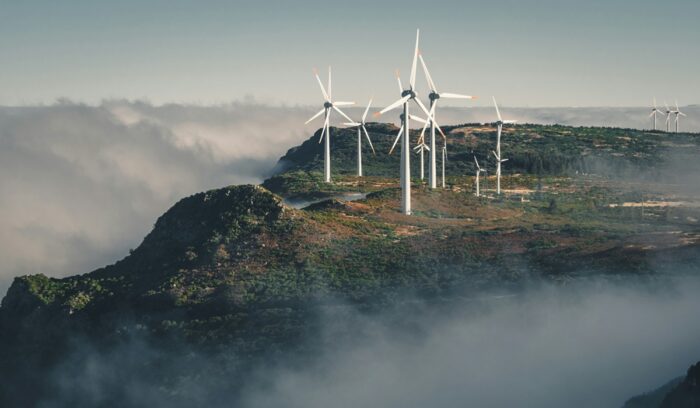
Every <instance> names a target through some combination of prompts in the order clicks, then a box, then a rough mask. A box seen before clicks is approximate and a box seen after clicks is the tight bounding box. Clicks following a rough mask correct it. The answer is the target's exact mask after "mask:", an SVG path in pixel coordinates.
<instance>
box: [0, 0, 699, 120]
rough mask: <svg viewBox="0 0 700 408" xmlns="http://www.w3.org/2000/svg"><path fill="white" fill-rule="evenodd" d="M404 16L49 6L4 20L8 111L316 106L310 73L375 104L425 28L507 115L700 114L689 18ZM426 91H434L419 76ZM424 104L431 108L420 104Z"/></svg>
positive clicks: (198, 6) (411, 11) (521, 6)
mask: <svg viewBox="0 0 700 408" xmlns="http://www.w3.org/2000/svg"><path fill="white" fill-rule="evenodd" d="M664 5H665V7H661V6H660V5H659V4H658V3H657V2H653V1H651V0H641V1H634V2H632V1H623V0H620V1H613V2H610V1H602V0H593V1H587V2H585V3H582V2H577V1H574V0H565V1H554V0H546V1H533V0H526V1H522V0H521V1H513V0H500V1H494V2H488V3H486V2H477V1H455V0H443V1H438V2H432V3H430V4H429V5H428V4H424V3H422V2H418V1H416V0H406V1H402V2H381V3H376V2H369V1H365V0H360V1H355V2H352V3H350V2H347V3H342V2H334V3H328V2H320V1H316V0H303V1H300V2H297V3H295V7H294V8H293V9H290V8H289V5H288V3H285V2H280V1H277V0H274V1H267V2H243V1H236V2H226V1H219V0H209V1H205V2H194V1H186V0H180V1H174V2H172V1H164V0H157V1H152V2H148V3H145V4H144V3H141V2H137V1H135V0H126V1H123V2H120V3H107V2H98V3H96V2H89V1H85V0H80V1H74V2H70V3H55V2H49V1H46V0H38V1H33V2H25V3H12V4H6V5H4V6H3V8H1V9H0V18H2V19H3V24H2V26H0V44H2V49H3V51H4V55H3V56H4V58H3V65H2V66H0V89H2V91H0V105H5V106H13V105H25V106H26V105H36V104H46V103H52V102H53V101H55V100H57V99H58V98H63V97H65V98H69V99H71V100H75V101H82V102H86V103H91V104H98V103H100V101H102V100H104V99H121V98H125V99H128V100H139V99H144V100H147V101H151V102H152V103H154V104H156V105H160V104H163V103H169V102H173V103H184V104H203V105H211V104H218V103H225V102H227V101H230V100H231V99H232V97H235V96H236V95H251V97H252V98H254V99H255V100H258V101H261V102H262V103H266V104H275V105H276V104H285V105H291V106H296V105H301V106H306V105H313V104H318V103H319V102H320V91H319V89H318V86H317V84H316V82H315V80H314V79H313V76H312V69H313V68H318V69H319V71H321V74H322V76H324V77H325V73H326V67H327V66H328V65H332V66H333V73H334V76H333V77H334V89H335V92H334V94H335V96H336V97H337V98H343V99H355V100H356V101H357V102H358V103H362V101H364V100H366V99H368V98H369V97H370V96H372V95H374V96H375V101H376V103H377V104H378V105H383V104H388V103H390V102H392V101H393V100H394V99H395V98H396V96H397V95H396V82H395V79H394V71H395V70H396V69H399V70H400V72H401V73H402V76H403V77H404V78H405V77H406V75H407V74H408V71H409V70H410V60H411V52H412V47H413V42H414V39H415V30H416V28H420V29H421V51H422V53H423V55H424V56H425V59H426V62H427V64H428V66H429V67H430V70H431V73H432V75H433V78H434V79H435V82H436V84H437V86H438V87H439V88H440V90H442V91H448V92H458V93H467V94H473V95H479V96H481V99H480V100H479V101H476V102H475V103H464V104H459V106H486V105H489V104H490V96H491V95H495V96H496V97H497V98H498V99H499V101H500V102H501V103H502V104H503V106H518V107H535V106H537V107H564V106H610V107H621V106H646V105H648V104H650V103H651V98H652V97H654V96H656V98H657V99H658V100H659V102H660V103H661V102H662V101H663V100H664V99H666V100H667V101H668V102H669V103H673V101H675V100H676V99H677V100H678V102H679V103H680V104H681V105H683V106H685V105H688V104H697V103H700V100H699V99H698V95H700V81H697V80H695V76H696V73H695V71H696V68H697V66H698V65H700V56H699V55H698V53H696V52H693V51H694V50H695V48H696V44H697V40H698V39H699V36H698V31H697V28H696V22H695V21H694V20H695V16H697V15H698V14H700V3H698V2H696V1H691V0H672V1H669V2H667V3H664ZM417 82H418V88H419V90H423V89H424V88H425V79H424V78H423V74H422V72H419V75H418V81H417ZM423 96H425V94H423Z"/></svg>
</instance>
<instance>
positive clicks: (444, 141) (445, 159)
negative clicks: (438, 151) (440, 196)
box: [442, 138, 447, 188]
mask: <svg viewBox="0 0 700 408" xmlns="http://www.w3.org/2000/svg"><path fill="white" fill-rule="evenodd" d="M443 143H444V144H443V145H442V188H445V163H446V162H447V138H444V140H443Z"/></svg>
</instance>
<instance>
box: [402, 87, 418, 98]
mask: <svg viewBox="0 0 700 408" xmlns="http://www.w3.org/2000/svg"><path fill="white" fill-rule="evenodd" d="M405 96H410V97H411V99H413V98H415V97H416V93H415V92H413V90H412V89H406V90H405V91H403V92H401V97H405Z"/></svg>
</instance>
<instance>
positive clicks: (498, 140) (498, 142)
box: [492, 97, 517, 194]
mask: <svg viewBox="0 0 700 408" xmlns="http://www.w3.org/2000/svg"><path fill="white" fill-rule="evenodd" d="M492 98H493V106H495V107H496V115H498V122H496V126H497V127H498V135H497V136H496V151H495V152H493V155H494V156H496V163H497V167H496V193H497V194H501V163H503V162H506V161H508V159H503V158H502V157H501V133H502V132H503V125H504V124H505V125H508V124H512V123H516V122H517V120H503V118H502V117H501V111H500V110H498V103H496V97H492Z"/></svg>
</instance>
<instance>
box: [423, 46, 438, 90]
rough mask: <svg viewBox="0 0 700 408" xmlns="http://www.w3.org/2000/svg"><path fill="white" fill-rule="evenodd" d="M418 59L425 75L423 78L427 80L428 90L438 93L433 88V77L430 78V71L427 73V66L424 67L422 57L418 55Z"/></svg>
mask: <svg viewBox="0 0 700 408" xmlns="http://www.w3.org/2000/svg"><path fill="white" fill-rule="evenodd" d="M418 58H420V63H421V65H422V66H423V72H424V73H425V78H426V79H427V80H428V85H430V90H431V91H433V92H435V93H438V91H437V88H435V82H433V77H432V76H430V71H428V66H427V65H425V61H424V60H423V55H422V54H418Z"/></svg>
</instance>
